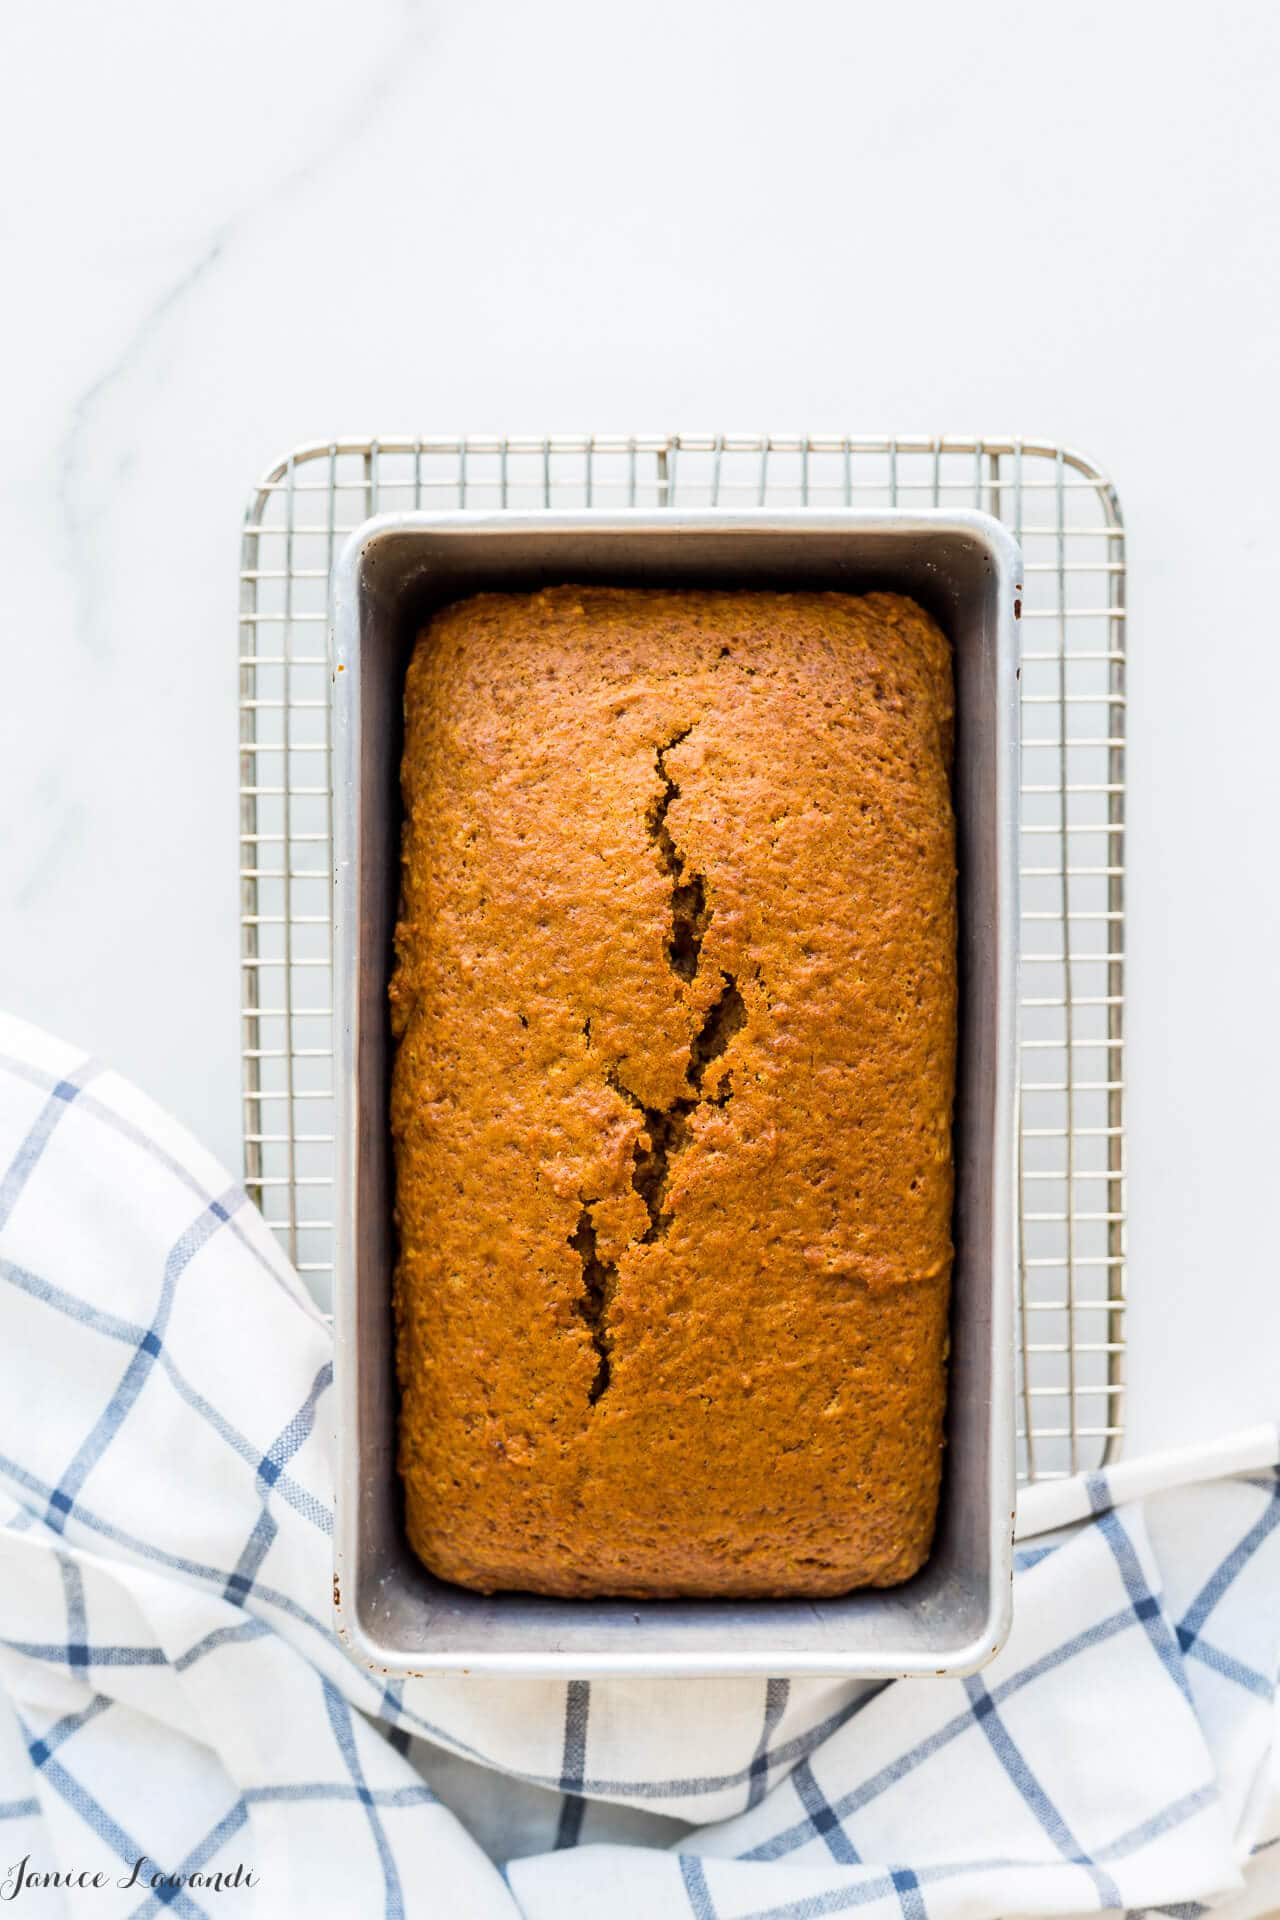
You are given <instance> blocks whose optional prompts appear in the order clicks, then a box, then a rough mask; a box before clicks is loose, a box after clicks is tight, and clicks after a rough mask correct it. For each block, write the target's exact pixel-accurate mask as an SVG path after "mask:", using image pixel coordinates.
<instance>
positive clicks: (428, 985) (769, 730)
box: [391, 586, 956, 1596]
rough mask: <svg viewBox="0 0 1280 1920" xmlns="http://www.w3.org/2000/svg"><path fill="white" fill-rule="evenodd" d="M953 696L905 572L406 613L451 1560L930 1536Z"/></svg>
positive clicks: (418, 1453)
mask: <svg viewBox="0 0 1280 1920" xmlns="http://www.w3.org/2000/svg"><path fill="white" fill-rule="evenodd" d="M952 715H953V690H952V676H951V658H950V649H949V647H948V644H947V642H946V640H945V639H944V637H943V635H942V633H941V632H940V631H939V629H938V627H937V626H936V625H935V624H934V622H933V621H932V620H931V619H930V618H929V616H928V615H927V614H926V613H924V612H923V611H922V610H921V609H920V608H919V607H918V606H916V605H915V604H914V603H913V602H912V601H910V600H906V599H901V598H899V597H897V596H896V595H892V594H870V595H868V596H866V597H865V598H855V597H852V596H850V595H846V594H836V593H763V592H761V593H757V592H736V593H735V592H698V591H689V592H678V591H666V590H640V589H636V590H631V589H625V588H616V589H615V588H604V587H571V586H567V587H559V588H555V589H552V590H550V591H545V592H541V593H535V594H532V595H522V594H521V595H516V594H512V595H507V594H486V595H482V596H480V597H479V598H475V599H470V600H465V601H462V602H459V603H457V604H455V605H452V606H449V607H446V608H445V609H444V611H443V612H441V613H438V614H437V615H436V616H435V618H434V619H433V620H432V621H431V623H430V625H429V626H428V627H427V628H426V630H425V631H424V632H423V633H422V634H421V636H420V638H419V639H418V642H417V646H416V649H415V651H414V655H413V660H412V664H411V665H410V668H409V673H408V681H407V685H406V690H405V747H404V764H403V787H404V811H405V824H404V840H403V896H402V909H401V918H400V924H399V927H398V929H397V932H396V963H395V969H394V976H393V979H392V983H391V1003H392V1018H393V1026H394V1031H395V1034H396V1036H397V1041H398V1044H397V1050H396V1060H395V1072H394V1085H393V1093H392V1132H393V1135H394V1145H395V1158H396V1218H397V1223H398V1229H399V1239H400V1258H399V1267H398V1272H397V1281H396V1316H397V1323H398V1356H399V1375H400V1386H401V1391H402V1411H401V1418H400V1469H401V1472H402V1474H403V1477H404V1483H405V1494H406V1502H407V1517H408V1531H409V1538H410V1540H411V1542H412V1544H413V1546H414V1548H415V1549H416V1551H417V1552H418V1553H419V1554H420V1555H421V1557H422V1559H423V1560H424V1561H425V1562H426V1563H427V1565H428V1566H429V1567H430V1568H432V1569H433V1570H434V1571H435V1572H436V1573H437V1574H439V1575H441V1576H443V1577H444V1578H445V1579H448V1580H452V1581H457V1582H459V1583H461V1584H462V1585H463V1586H467V1587H475V1588H479V1589H481V1590H482V1591H484V1592H492V1591H495V1590H498V1589H504V1588H516V1589H524V1590H526V1591H532V1592H537V1593H549V1594H562V1595H575V1594H617V1595H626V1596H638V1595H721V1596H726V1595H740V1596H748V1595H757V1596H763V1595H784V1594H799V1595H812V1596H820V1595H831V1594H839V1593H843V1592H846V1591H848V1590H849V1589H850V1588H852V1587H856V1586H860V1585H871V1586H888V1585H890V1584H892V1583H894V1582H897V1581H900V1580H904V1579H906V1578H907V1577H908V1576H909V1575H910V1574H912V1573H913V1572H914V1571H915V1570H916V1569H917V1568H918V1567H919V1566H920V1564H921V1562H922V1561H923V1560H924V1559H925V1557H926V1555H927V1553H928V1551H929V1545H930V1540H931V1536H932V1533H933V1527H934V1516H935V1509H936V1504H937V1495H938V1484H939V1477H940V1469H941V1449H942V1417H943V1403H944V1382H945V1358H946V1343H947V1295H948V1286H949V1279H950V1268H951V1241H950V1223H951V1203H952V1159H951V1109H952V1093H953V1082H954V1064H955V1025H956V924H955V834H954V822H953V817H952V810H951V797H950V781H949V770H950V763H951V747H952Z"/></svg>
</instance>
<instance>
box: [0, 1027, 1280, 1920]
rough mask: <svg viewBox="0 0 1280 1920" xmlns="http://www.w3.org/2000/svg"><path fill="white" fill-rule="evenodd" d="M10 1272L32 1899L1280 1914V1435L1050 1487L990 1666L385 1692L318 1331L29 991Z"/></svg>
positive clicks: (528, 1908) (103, 1909)
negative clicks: (878, 1680)
mask: <svg viewBox="0 0 1280 1920" xmlns="http://www.w3.org/2000/svg"><path fill="white" fill-rule="evenodd" d="M0 1282H2V1283H3V1284H2V1285H0V1300H2V1301H3V1318H2V1319H0V1842H2V1844H0V1876H2V1883H0V1907H2V1906H3V1904H4V1902H6V1901H10V1900H11V1901H12V1909H13V1911H14V1912H18V1913H20V1912H23V1911H27V1910H30V1911H31V1912H33V1913H39V1914H42V1915H50V1916H51V1915H57V1914H62V1913H67V1914H72V1915H77V1914H85V1915H101V1916H103V1920H108V1916H114V1915H118V1914H138V1915H154V1914H159V1913H160V1912H161V1911H162V1910H163V1909H164V1908H165V1907H168V1908H170V1909H171V1910H172V1911H173V1912H174V1913H175V1914H181V1915H184V1916H193V1915H198V1914H213V1913H217V1914H240V1913H243V1914H247V1915H262V1916H269V1917H270V1920H288V1916H293V1915H299V1916H301V1915H306V1916H308V1920H324V1917H325V1916H329V1915H333V1916H343V1917H344V1920H346V1917H347V1916H361V1917H363V1916H376V1915H387V1916H393V1915H400V1914H405V1915H409V1916H418V1915H432V1916H436V1915H438V1916H442V1917H443V1920H454V1916H462V1920H471V1916H476V1920H487V1916H489V1915H493V1916H495V1917H496V1916H499V1915H502V1916H513V1915H517V1914H523V1915H527V1916H532V1917H533V1920H566V1917H569V1920H571V1917H572V1916H577V1915H590V1916H596V1915H599V1916H607V1920H640V1916H644V1920H657V1917H659V1916H667V1915H675V1916H680V1915H685V1916H695V1917H696V1920H749V1916H754V1920H764V1917H765V1916H771V1917H774V1920H810V1917H811V1916H812V1917H814V1920H816V1916H819V1915H826V1914H839V1913H844V1912H851V1911H854V1910H860V1911H861V1912H862V1913H863V1914H865V1915H867V1916H869V1920H889V1917H890V1916H893V1917H894V1920H925V1917H926V1916H927V1917H928V1920H960V1917H961V1916H964V1917H965V1920H978V1917H979V1916H982V1915H1015V1914H1017V1915H1029V1914H1084V1913H1097V1912H1112V1911H1130V1912H1132V1911H1141V1912H1147V1911H1159V1912H1165V1913H1169V1914H1174V1915H1192V1914H1200V1913H1202V1912H1204V1911H1206V1910H1207V1909H1211V1910H1212V1911H1214V1912H1220V1913H1224V1914H1229V1915H1231V1916H1233V1920H1244V1916H1246V1915H1255V1914H1263V1913H1268V1912H1275V1911H1277V1910H1280V1761H1278V1760H1277V1754H1278V1753H1280V1742H1278V1741H1277V1738H1276V1731H1277V1728H1276V1668H1277V1647H1278V1644H1280V1604H1278V1602H1280V1526H1277V1524H1276V1523H1277V1520H1278V1519H1280V1490H1278V1486H1277V1479H1276V1471H1275V1466H1276V1459H1277V1444H1276V1435H1275V1433H1274V1431H1272V1430H1269V1429H1264V1430H1260V1431H1256V1432H1253V1433H1249V1434H1243V1435H1238V1436H1236V1437H1234V1438H1233V1439H1232V1440H1230V1441H1224V1442H1223V1443H1221V1444H1220V1445H1219V1446H1217V1447H1216V1448H1209V1449H1207V1450H1203V1451H1201V1452H1198V1453H1195V1454H1188V1455H1181V1456H1177V1457H1174V1456H1169V1457H1166V1458H1165V1459H1163V1460H1148V1461H1138V1462H1133V1463H1128V1464H1125V1465H1122V1466H1120V1467H1118V1468H1116V1469H1114V1470H1113V1471H1112V1472H1110V1473H1109V1474H1107V1475H1100V1474H1099V1475H1092V1476H1089V1477H1088V1478H1087V1479H1083V1480H1077V1481H1070V1482H1065V1483H1062V1484H1061V1485H1058V1486H1048V1487H1043V1488H1036V1489H1035V1490H1034V1491H1032V1492H1031V1493H1030V1494H1028V1495H1027V1496H1026V1497H1025V1499H1024V1502H1023V1505H1022V1507H1021V1509H1020V1521H1021V1526H1020V1531H1021V1534H1022V1537H1023V1544H1022V1548H1021V1552H1020V1561H1021V1564H1020V1569H1019V1572H1018V1574H1017V1592H1016V1595H1015V1613H1014V1627H1013V1632H1012V1635H1011V1638H1010V1640H1009V1643H1008V1645H1007V1647H1006V1648H1005V1649H1004V1651H1003V1652H1002V1653H1001V1654H1000V1656H999V1657H998V1659H996V1660H995V1661H994V1662H993V1663H992V1665H991V1666H990V1667H988V1668H987V1670H986V1671H985V1672H984V1673H983V1674H982V1675H981V1676H979V1677H977V1678H975V1679H971V1680H968V1681H930V1680H923V1681H914V1682H900V1683H898V1684H895V1685H892V1686H889V1687H885V1688H882V1689H880V1690H879V1691H878V1692H877V1691H869V1690H867V1689H865V1688H862V1689H859V1688H854V1687H850V1686H847V1685H841V1684H836V1683H827V1682H815V1681H808V1680H806V1681H803V1682H800V1681H796V1682H790V1683H789V1682H788V1681H787V1680H786V1679H785V1678H782V1677H780V1678H778V1679H775V1680H770V1681H768V1682H767V1683H766V1682H763V1681H706V1682H686V1683H682V1684H677V1683H662V1684H653V1683H642V1682H622V1681H618V1682H596V1683H594V1684H592V1685H587V1684H586V1683H585V1682H571V1683H569V1684H568V1685H567V1686H566V1685H564V1684H559V1683H551V1682H541V1681H530V1682H516V1681H510V1680H489V1679H479V1678H472V1679H468V1678H458V1679H436V1680H424V1681H415V1682H409V1683H406V1684H403V1685H391V1686H387V1685H385V1684H383V1683H380V1682H377V1681H375V1680H373V1679H371V1678H370V1677H369V1676H368V1675H366V1674H364V1673H362V1672H360V1671H358V1670H357V1669H356V1668H355V1667H354V1666H352V1665H351V1664H350V1663H349V1661H348V1660H347V1658H346V1657H345V1655H344V1654H343V1652H342V1651H341V1649H340V1647H339V1645H338V1643H337V1642H336V1640H335V1639H334V1636H333V1634H332V1631H331V1628H330V1613H329V1594H330V1578H331V1566H330V1541H329V1535H330V1509H331V1500H332V1448H331V1435H330V1430H329V1423H330V1419H331V1405H332V1396H331V1392H330V1377H331V1376H330V1355H329V1345H330V1342H329V1333H328V1329H327V1327H326V1325H325V1323H324V1322H323V1320H322V1319H321V1318H320V1317H319V1316H318V1315H317V1313H316V1312H315V1310H314V1309H313V1307H312V1306H311V1305H310V1304H309V1302H308V1300H307V1297H306V1294H305V1292H304V1290H303V1288H302V1287H301V1285H300V1284H299V1282H298V1281H297V1280H296V1278H295V1277H294V1276H293V1274H292V1273H291V1272H290V1271H289V1269H288V1267H287V1266H286V1264H285V1262H284V1261H283V1259H282V1258H281V1255H280V1253H279V1251H278V1250H277V1248H276V1245H275V1243H274V1241H273V1239H272V1237H271V1235H270V1234H269V1232H268V1231H267V1230H266V1228H265V1227H264V1226H263V1225H262V1222H261V1220H260V1219H259V1217H258V1216H257V1214H256V1213H255V1212H254V1209H253V1208H252V1207H251V1206H250V1205H249V1204H248V1202H247V1201H246V1199H245V1197H244V1195H243V1193H242V1192H241V1190H240V1189H239V1187H237V1186H236V1185H235V1184H234V1183H233V1182H232V1181H230V1180H229V1179H228V1177H227V1175H226V1174H225V1173H224V1172H223V1171H222V1170H221V1169H220V1168H219V1167H218V1166H217V1165H216V1164H215V1163H214V1162H213V1161H212V1160H211V1159H210V1158H209V1156H208V1155H207V1154H205V1153H204V1152H202V1151H201V1149H200V1148H199V1147H198V1146H197V1145H196V1144H195V1143H194V1142H193V1141H192V1140H191V1139H189V1138H188V1137H187V1136H186V1135H185V1134H184V1133H183V1132H182V1131H181V1130H180V1129H179V1128H178V1127H177V1126H176V1125H175V1124H174V1123H173V1122H172V1121H171V1120H169V1119H167V1118H166V1117H165V1116H164V1115H163V1114H162V1113H159V1112H158V1111H157V1110H156V1109H155V1108H154V1107H153V1106H152V1105H151V1104H150V1103H149V1102H148V1101H147V1100H145V1099H144V1098H143V1097H142V1096H141V1095H140V1094H139V1093H137V1092H136V1091H135V1090H134V1089H133V1088H132V1087H130V1086H129V1085H128V1084H126V1083H125V1082H124V1081H122V1080H121V1079H119V1078H118V1077H117V1076H116V1075H114V1074H112V1073H110V1072H108V1071H106V1070H104V1069H103V1068H102V1067H100V1066H99V1065H98V1064H97V1063H96V1062H93V1061H90V1060H86V1059H85V1058H84V1057H83V1056H82V1055H81V1054H79V1053H77V1052H76V1051H75V1050H74V1049H73V1048H71V1047H67V1046H63V1045H61V1044H59V1043H58V1042H56V1041H53V1040H50V1039H48V1038H47V1037H45V1036H44V1035H42V1034H39V1033H36V1032H34V1031H33V1030H31V1029H30V1028H27V1027H24V1026H21V1025H19V1024H17V1023H16V1022H12V1021H0ZM1064 1523H1073V1524H1072V1526H1071V1529H1070V1531H1068V1532H1067V1533H1066V1534H1065V1535H1056V1536H1055V1537H1056V1540H1057V1543H1056V1544H1053V1545H1050V1544H1049V1543H1048V1542H1047V1541H1046V1539H1045V1537H1044V1536H1045V1535H1046V1534H1047V1533H1048V1532H1049V1530H1050V1529H1055V1530H1056V1529H1059V1528H1061V1527H1062V1526H1063V1525H1064ZM1033 1538H1035V1540H1036V1542H1037V1544H1035V1545H1031V1544H1030V1543H1031V1541H1032V1539H1033ZM54 1874H58V1875H63V1876H73V1877H74V1881H75V1884H73V1885H71V1886H70V1887H69V1888H68V1887H67V1886H66V1885H65V1884H63V1885H62V1886H61V1888H59V1887H57V1886H53V1885H49V1884H47V1883H46V1880H45V1876H48V1875H54ZM95 1879H96V1881H97V1882H98V1884H95Z"/></svg>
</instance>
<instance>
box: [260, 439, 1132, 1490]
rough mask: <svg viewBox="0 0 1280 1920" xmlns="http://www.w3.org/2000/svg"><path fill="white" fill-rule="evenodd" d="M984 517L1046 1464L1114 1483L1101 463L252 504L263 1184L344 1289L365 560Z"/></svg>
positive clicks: (970, 443)
mask: <svg viewBox="0 0 1280 1920" xmlns="http://www.w3.org/2000/svg"><path fill="white" fill-rule="evenodd" d="M746 505H755V506H788V507H792V506H813V507H826V506H832V505H854V506H865V507H895V506H902V507H921V506H946V507H958V506H967V507H979V508H981V509H983V510H984V511H986V512H988V513H992V514H994V515H996V516H997V517H998V518H999V519H1001V520H1003V521H1004V522H1005V524H1006V525H1007V526H1008V527H1009V528H1010V529H1011V531H1012V532H1013V533H1014V535H1015V536H1016V538H1017V539H1018V541H1019V542H1020V544H1021V546H1022V550H1023V558H1024V565H1025V573H1024V582H1025V592H1024V598H1023V607H1022V649H1023V650H1022V726H1023V745H1022V810H1023V822H1022V852H1021V874H1022V945H1023V975H1022V1000H1021V1020H1022V1035H1021V1054H1020V1080H1021V1134H1020V1143H1019V1146H1020V1154H1019V1192H1020V1204H1021V1218H1022V1235H1021V1248H1022V1250H1021V1259H1020V1271H1019V1287H1018V1292H1019V1303H1018V1304H1019V1316H1018V1341H1019V1352H1018V1408H1019V1420H1018V1456H1019V1472H1020V1474H1021V1475H1022V1477H1023V1478H1026V1479H1046V1478H1051V1477H1054V1476H1059V1475H1062V1474H1066V1473H1071V1472H1075V1471H1078V1470H1080V1469H1082V1468H1089V1467H1093V1466H1096V1465H1098V1464H1100V1463H1101V1461H1102V1460H1103V1459H1105V1458H1106V1457H1107V1455H1108V1454H1109V1453H1110V1452H1111V1451H1112V1450H1113V1449H1114V1448H1115V1446H1116V1445H1117V1444H1118V1442H1119V1439H1120V1437H1121V1434H1122V1431H1123V1421H1124V1367H1123V1362H1124V1349H1125V1319H1124V1306H1125V1303H1124V1259H1125V1245H1124V1214H1125V1170H1124V1033H1123V1012H1124V733H1125V729H1124V716H1125V685H1124V654H1125V648H1124V624H1125V595H1124V577H1125V542H1124V527H1123V521H1122V519H1121V514H1120V507H1119V502H1118V500H1117V497H1116V493H1115V489H1114V488H1113V487H1112V485H1111V483H1110V481H1109V480H1107V479H1106V478H1105V477H1104V476H1103V475H1102V474H1101V473H1099V472H1098V470H1097V469H1096V468H1095V467H1094V466H1093V465H1092V464H1091V463H1090V462H1089V461H1088V460H1086V459H1084V458H1083V457H1082V456H1081V455H1079V454H1077V453H1073V452H1071V451H1070V450H1068V449H1066V448H1062V447H1056V446H1050V445H1046V444H1044V443H1041V442H1033V441H1020V440H1016V439H1004V440H979V439H966V438H908V437H903V438H893V437H884V438H862V437H852V438H851V437H832V436H823V437H818V436H815V437H812V438H805V437H801V436H794V435H793V436H787V435H773V434H771V435H742V436H724V435H718V436H711V435H706V436H700V435H684V434H676V435H658V436H653V437H649V438H604V437H585V436H580V437H566V438H558V439H549V440H499V439H481V438H469V439H457V438H452V439H444V438H423V439H403V438H389V439H382V440H341V441H335V442H330V443H326V444H316V445H309V446H304V447H299V448H298V449H297V450H296V451H295V452H293V453H292V454H290V455H289V457H288V458H287V459H285V460H282V461H280V462H279V463H278V464H277V465H275V466H273V467H272V468H271V469H270V471H269V472H268V473H267V474H266V475H264V477H263V479H262V480H261V481H260V482H259V484H258V486H257V487H256V488H255V490H254V492H253V495H252V497H251V499H250V502H249V506H248V511H247V514H246V518H245V525H244V532H243V537H242V563H241V576H240V581H241V584H240V656H239V671H240V767H241V785H240V795H241V800H240V805H241V821H240V829H241V832H240V851H241V862H240V881H241V926H242V940H241V967H242V977H243V983H244V986H243V1000H242V1009H241V1017H242V1032H243V1058H244V1169H245V1180H246V1184H247V1185H248V1188H249V1191H250V1193H251V1194H252V1196H253V1197H254V1199H255V1200H256V1201H257V1202H258V1204H259V1205H260V1206H261V1207H262V1210H263V1212H264V1214H265V1215H266V1218H267V1219H268V1221H269V1222H270V1224H271V1226H272V1227H273V1228H274V1229H275V1231H276V1232H277V1234H278V1235H279V1236H280V1238H281V1240H282V1242H283V1244H284V1246H285V1248H286V1250H287V1252H288V1253H289V1255H290V1258H291V1259H292V1260H293V1261H294V1262H295V1263H296V1265H297V1266H298V1268H299V1270H300V1271H301V1272H302V1273H303V1274H304V1275H305V1276H306V1279H307V1281H308V1283H309V1284H310V1286H311V1287H312V1289H313V1291H314V1292H315V1294H316V1297H317V1299H318V1300H319V1302H320V1304H321V1305H322V1306H324V1307H326V1308H327V1307H328V1305H329V1297H330V1288H331V1280H332V1258H333V1254H332V1238H333V1236H332V1217H333V1216H332V1179H333V1102H332V1092H333V1082H332V1048H331V1032H330V1022H331V994H332V978H333V975H332V912H331V904H332V820H333V805H332V785H331V777H330V757H329V698H328V695H329V684H328V667H327V660H326V646H325V635H326V625H325V623H326V614H327V606H326V602H327V592H328V578H329V572H330V568H331V566H332V563H333V559H334V556H335V552H336V550H337V546H338V544H339V542H340V541H341V540H342V539H343V537H344V536H345V535H346V534H347V533H348V532H350V531H351V530H352V529H353V528H354V527H356V526H358V525H359V524H360V522H361V521H362V520H364V519H366V518H368V516H369V515H370V514H373V513H379V512H393V511H398V510H403V509H406V508H412V507H436V508H441V507H449V508H463V509H466V508H475V509H481V508H485V509H489V510H492V509H494V508H500V507H526V508H527V507H555V508H578V509H580V508H583V507H617V506H641V507H649V508H661V507H664V506H681V507H717V506H721V507H740V506H746Z"/></svg>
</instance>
